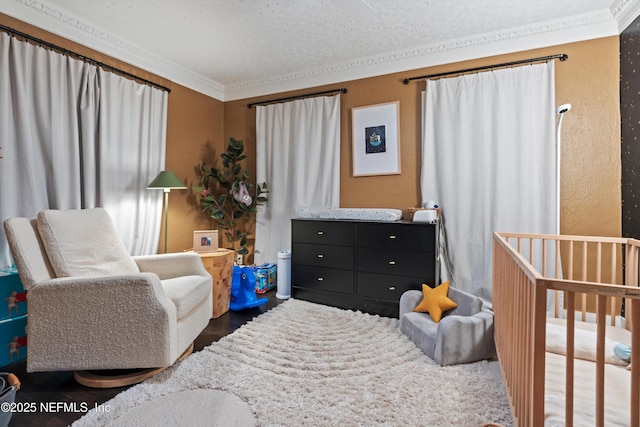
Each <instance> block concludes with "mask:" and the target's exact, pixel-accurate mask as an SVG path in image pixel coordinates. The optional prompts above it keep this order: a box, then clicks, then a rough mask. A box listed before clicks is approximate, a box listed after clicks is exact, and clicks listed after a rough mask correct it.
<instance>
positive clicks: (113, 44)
mask: <svg viewBox="0 0 640 427" xmlns="http://www.w3.org/2000/svg"><path fill="white" fill-rule="evenodd" d="M2 12H3V13H5V14H7V15H9V16H12V17H14V18H16V19H19V20H21V21H24V22H26V23H28V24H31V25H34V26H36V27H39V28H42V29H43V30H46V31H49V32H51V33H54V34H57V35H59V36H61V37H64V38H67V39H69V40H71V41H74V42H76V43H80V44H82V45H83V46H86V47H88V48H91V49H94V50H97V51H99V52H101V53H104V54H106V55H109V56H111V57H113V58H116V59H118V60H120V61H123V62H126V63H128V64H131V65H134V66H136V67H138V68H141V69H143V70H145V71H148V72H150V73H153V74H156V75H158V76H161V77H163V78H165V79H168V80H171V81H172V82H174V83H178V84H180V85H182V86H186V87H188V88H190V89H193V90H195V91H197V92H200V93H203V94H205V95H207V96H211V97H212V98H215V99H219V100H224V85H222V84H220V83H218V82H215V81H213V80H211V79H208V78H206V77H204V76H202V75H200V74H197V73H194V72H193V71H191V70H189V69H187V68H186V67H183V66H181V65H179V64H176V63H175V62H172V61H168V60H166V59H164V58H162V57H160V56H158V55H156V54H154V53H152V52H149V51H148V50H145V49H143V48H141V47H139V46H136V45H134V44H131V43H129V42H127V41H125V40H122V39H119V38H117V37H115V36H113V35H112V34H109V33H107V32H105V31H102V30H100V29H99V28H96V27H94V26H92V25H90V24H87V23H86V22H84V21H82V20H81V19H79V18H77V17H76V16H74V15H72V14H69V13H67V12H64V11H62V10H60V9H58V8H56V7H54V6H52V5H50V4H47V3H45V2H42V1H38V0H4V1H3V10H2Z"/></svg>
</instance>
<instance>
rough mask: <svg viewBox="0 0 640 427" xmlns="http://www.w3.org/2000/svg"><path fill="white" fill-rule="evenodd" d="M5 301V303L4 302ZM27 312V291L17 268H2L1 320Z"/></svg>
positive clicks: (0, 274)
mask: <svg viewBox="0 0 640 427" xmlns="http://www.w3.org/2000/svg"><path fill="white" fill-rule="evenodd" d="M3 303H4V304H3ZM25 314H27V292H26V291H25V290H24V287H23V286H22V282H21V281H20V276H18V271H17V270H16V269H15V268H9V269H4V270H0V320H4V319H9V318H13V317H18V316H23V315H25Z"/></svg>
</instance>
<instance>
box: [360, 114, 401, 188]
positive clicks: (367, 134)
mask: <svg viewBox="0 0 640 427" xmlns="http://www.w3.org/2000/svg"><path fill="white" fill-rule="evenodd" d="M399 110H400V102H398V101H394V102H387V103H384V104H376V105H369V106H366V107H357V108H352V109H351V125H352V132H353V134H352V141H351V144H352V148H353V176H371V175H397V174H399V173H400V147H399V141H400V131H399V128H398V122H399V114H400V113H399Z"/></svg>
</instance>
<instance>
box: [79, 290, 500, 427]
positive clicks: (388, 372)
mask: <svg viewBox="0 0 640 427" xmlns="http://www.w3.org/2000/svg"><path fill="white" fill-rule="evenodd" d="M192 389H215V390H222V391H226V392H229V393H232V394H234V395H236V396H238V397H239V398H240V399H242V400H243V401H245V402H247V403H248V404H249V407H250V408H251V410H252V411H253V413H254V415H255V419H256V420H257V425H258V426H296V427H297V426H312V427H319V426H336V425H339V426H409V425H411V426H429V427H438V426H469V427H472V426H482V425H483V423H487V422H494V423H500V424H503V425H505V426H510V425H512V420H511V414H510V410H509V403H508V400H507V397H506V394H505V391H504V386H503V384H502V381H501V379H500V378H499V372H498V373H496V369H495V368H494V367H492V366H490V364H489V363H488V362H486V361H483V362H477V363H472V364H466V365H454V366H447V367H441V366H440V365H438V364H437V363H435V362H434V361H432V360H431V359H429V358H428V357H427V356H426V355H425V354H424V353H422V351H420V349H418V348H417V347H416V346H415V345H414V344H413V343H412V342H411V341H409V339H408V338H407V337H406V336H405V335H404V334H402V333H401V332H400V329H399V325H398V319H391V318H386V317H380V316H374V315H369V314H364V313H360V312H353V311H349V310H341V309H338V308H334V307H328V306H324V305H319V304H313V303H310V302H306V301H302V300H295V299H289V300H287V301H285V302H284V303H282V304H280V305H278V306H276V307H275V308H273V309H271V310H270V311H268V312H266V313H264V314H262V315H260V316H259V317H257V318H255V319H253V320H252V321H251V322H249V323H247V324H246V325H244V326H242V327H241V328H239V329H237V330H236V331H235V332H233V333H232V334H230V335H227V336H226V337H224V338H222V339H221V340H220V341H218V342H216V343H213V344H212V345H210V346H209V347H207V348H205V349H204V350H202V351H200V352H196V353H193V354H192V355H190V356H189V357H188V358H186V359H185V360H183V361H182V362H180V363H179V364H176V365H175V366H173V367H172V368H170V369H167V370H166V371H164V372H162V373H160V374H158V375H156V376H155V377H152V378H150V379H148V380H147V381H145V382H143V383H141V384H138V385H136V386H134V387H131V388H130V389H127V390H125V391H124V392H122V393H120V394H119V395H117V396H116V397H114V398H113V399H111V400H110V401H108V402H106V403H105V405H106V406H108V407H109V412H96V411H90V412H89V413H87V414H86V415H85V416H84V417H83V418H81V419H80V420H78V421H76V422H75V423H74V424H73V426H74V427H82V426H91V427H94V426H101V425H108V424H109V423H111V422H114V421H115V420H116V419H118V418H122V417H123V416H124V415H126V411H128V410H132V409H133V408H135V407H136V406H139V405H143V404H145V403H146V402H148V401H150V400H152V399H155V398H159V397H160V396H164V395H168V394H170V393H176V392H180V391H184V390H192ZM170 410H171V408H170V407H168V408H167V411H170ZM200 410H201V411H202V412H203V413H208V410H209V408H208V407H207V405H202V406H201V409H200ZM154 415H157V414H154ZM199 415H202V414H199ZM209 416H211V417H215V415H214V414H213V413H210V414H209ZM121 420H124V419H121ZM180 425H192V424H190V423H189V420H187V419H182V420H181V423H180Z"/></svg>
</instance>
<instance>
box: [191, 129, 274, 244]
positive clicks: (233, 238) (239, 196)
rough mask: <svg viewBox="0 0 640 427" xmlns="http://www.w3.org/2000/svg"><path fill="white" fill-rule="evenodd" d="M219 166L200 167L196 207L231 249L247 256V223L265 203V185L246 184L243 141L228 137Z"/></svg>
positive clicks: (247, 175) (246, 175)
mask: <svg viewBox="0 0 640 427" xmlns="http://www.w3.org/2000/svg"><path fill="white" fill-rule="evenodd" d="M220 158H221V159H222V167H221V168H217V167H209V166H207V165H206V164H205V163H202V164H201V165H200V172H201V178H200V184H201V185H200V186H198V187H194V190H195V191H198V192H199V193H200V196H201V197H200V207H201V208H202V211H203V212H204V213H205V214H206V215H208V216H209V217H210V218H212V219H213V220H214V221H215V222H216V223H217V225H218V229H220V230H223V231H224V232H223V234H224V236H225V238H226V239H227V241H228V242H229V243H230V244H231V248H232V249H233V250H234V251H236V253H237V254H239V255H246V254H248V253H249V250H248V249H247V246H246V245H247V231H246V227H245V224H246V222H247V221H251V220H254V219H255V215H256V212H257V206H258V205H259V204H262V203H264V202H266V201H267V197H266V193H267V192H268V191H267V184H266V183H262V184H257V186H255V187H254V185H253V184H252V183H251V182H249V172H248V171H247V170H246V169H244V168H243V166H242V163H241V162H242V161H243V160H244V159H246V158H247V156H246V154H244V142H243V141H242V140H237V139H235V138H229V140H228V141H227V149H226V151H225V152H224V153H222V154H220Z"/></svg>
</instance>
